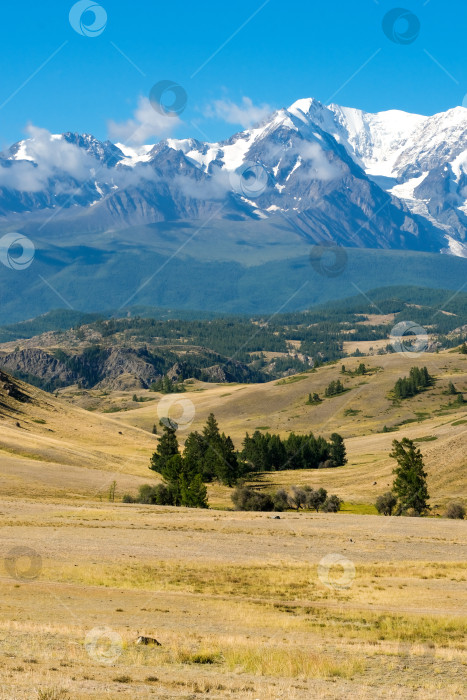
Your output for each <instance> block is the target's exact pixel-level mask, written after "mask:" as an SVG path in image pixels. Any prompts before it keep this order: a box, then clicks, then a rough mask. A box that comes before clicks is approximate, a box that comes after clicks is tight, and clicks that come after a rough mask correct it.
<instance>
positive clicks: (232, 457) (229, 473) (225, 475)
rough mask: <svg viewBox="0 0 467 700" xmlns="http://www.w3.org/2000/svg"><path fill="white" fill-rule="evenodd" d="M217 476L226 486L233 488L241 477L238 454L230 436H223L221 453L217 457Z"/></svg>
mask: <svg viewBox="0 0 467 700" xmlns="http://www.w3.org/2000/svg"><path fill="white" fill-rule="evenodd" d="M217 456H218V460H217V463H216V476H217V478H218V479H219V481H221V482H222V483H223V484H225V485H226V486H233V485H234V484H235V483H236V482H237V479H238V476H239V466H238V459H237V453H236V452H235V447H234V444H233V442H232V440H231V438H230V437H229V436H227V437H226V436H225V435H224V433H222V435H221V444H220V452H219V454H218V455H217Z"/></svg>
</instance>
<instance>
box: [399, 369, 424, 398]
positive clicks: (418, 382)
mask: <svg viewBox="0 0 467 700" xmlns="http://www.w3.org/2000/svg"><path fill="white" fill-rule="evenodd" d="M432 384H433V377H432V376H431V375H430V374H429V372H428V370H427V368H426V367H422V368H420V367H412V369H411V370H410V372H409V376H408V377H402V378H401V379H398V380H397V382H396V384H395V386H394V396H395V398H396V399H407V398H410V397H411V396H415V395H416V394H419V393H420V392H421V391H423V390H424V389H426V388H427V387H429V386H431V385H432Z"/></svg>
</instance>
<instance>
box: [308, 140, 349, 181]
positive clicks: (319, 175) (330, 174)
mask: <svg viewBox="0 0 467 700" xmlns="http://www.w3.org/2000/svg"><path fill="white" fill-rule="evenodd" d="M299 155H300V156H301V158H302V159H303V161H304V164H303V166H302V167H301V168H299V169H298V176H299V177H306V178H307V179H308V178H310V179H312V180H324V181H326V180H335V179H336V178H339V177H340V176H342V171H341V169H340V167H339V166H338V165H337V163H332V162H331V161H330V160H329V158H328V157H327V155H326V151H324V150H323V149H322V148H321V146H320V145H319V144H318V143H304V144H303V146H302V147H301V148H300V150H299Z"/></svg>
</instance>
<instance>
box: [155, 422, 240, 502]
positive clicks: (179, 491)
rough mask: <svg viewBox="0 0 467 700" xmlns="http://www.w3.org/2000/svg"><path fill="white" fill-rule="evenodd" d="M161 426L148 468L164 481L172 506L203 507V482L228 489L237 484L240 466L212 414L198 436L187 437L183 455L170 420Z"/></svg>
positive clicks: (231, 444) (232, 446) (196, 434)
mask: <svg viewBox="0 0 467 700" xmlns="http://www.w3.org/2000/svg"><path fill="white" fill-rule="evenodd" d="M161 425H162V427H163V433H162V435H161V439H160V440H159V444H158V446H157V450H156V452H154V454H153V456H152V458H151V464H150V469H153V470H154V471H157V472H159V474H161V476H162V477H163V478H164V480H165V482H166V484H167V486H168V488H169V489H170V491H171V493H172V494H174V505H182V506H197V505H201V506H203V505H204V504H205V500H206V488H205V486H204V483H205V482H210V481H213V480H214V479H218V480H219V481H220V482H221V483H223V484H226V485H227V486H233V485H234V484H235V483H236V481H237V479H238V477H239V476H240V471H241V465H240V463H239V460H238V458H237V454H236V452H235V448H234V444H233V442H232V440H231V439H230V437H228V436H226V435H225V434H224V433H220V431H219V426H218V424H217V421H216V419H215V417H214V415H213V414H212V413H211V415H210V416H209V418H208V420H207V423H206V426H205V427H204V429H203V431H202V432H201V433H199V432H196V431H195V432H192V433H190V434H189V435H188V437H187V439H186V442H185V450H184V453H183V456H182V455H181V454H180V448H179V444H178V440H177V435H176V428H175V427H174V426H173V425H172V424H171V423H170V421H168V422H164V423H161Z"/></svg>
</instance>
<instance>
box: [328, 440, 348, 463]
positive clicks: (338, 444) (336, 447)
mask: <svg viewBox="0 0 467 700" xmlns="http://www.w3.org/2000/svg"><path fill="white" fill-rule="evenodd" d="M330 440H331V443H330V449H329V458H330V459H331V460H332V462H333V463H334V466H336V467H342V466H343V465H344V464H347V456H346V449H345V444H344V439H343V438H342V436H341V435H339V433H332V435H331V438H330Z"/></svg>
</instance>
